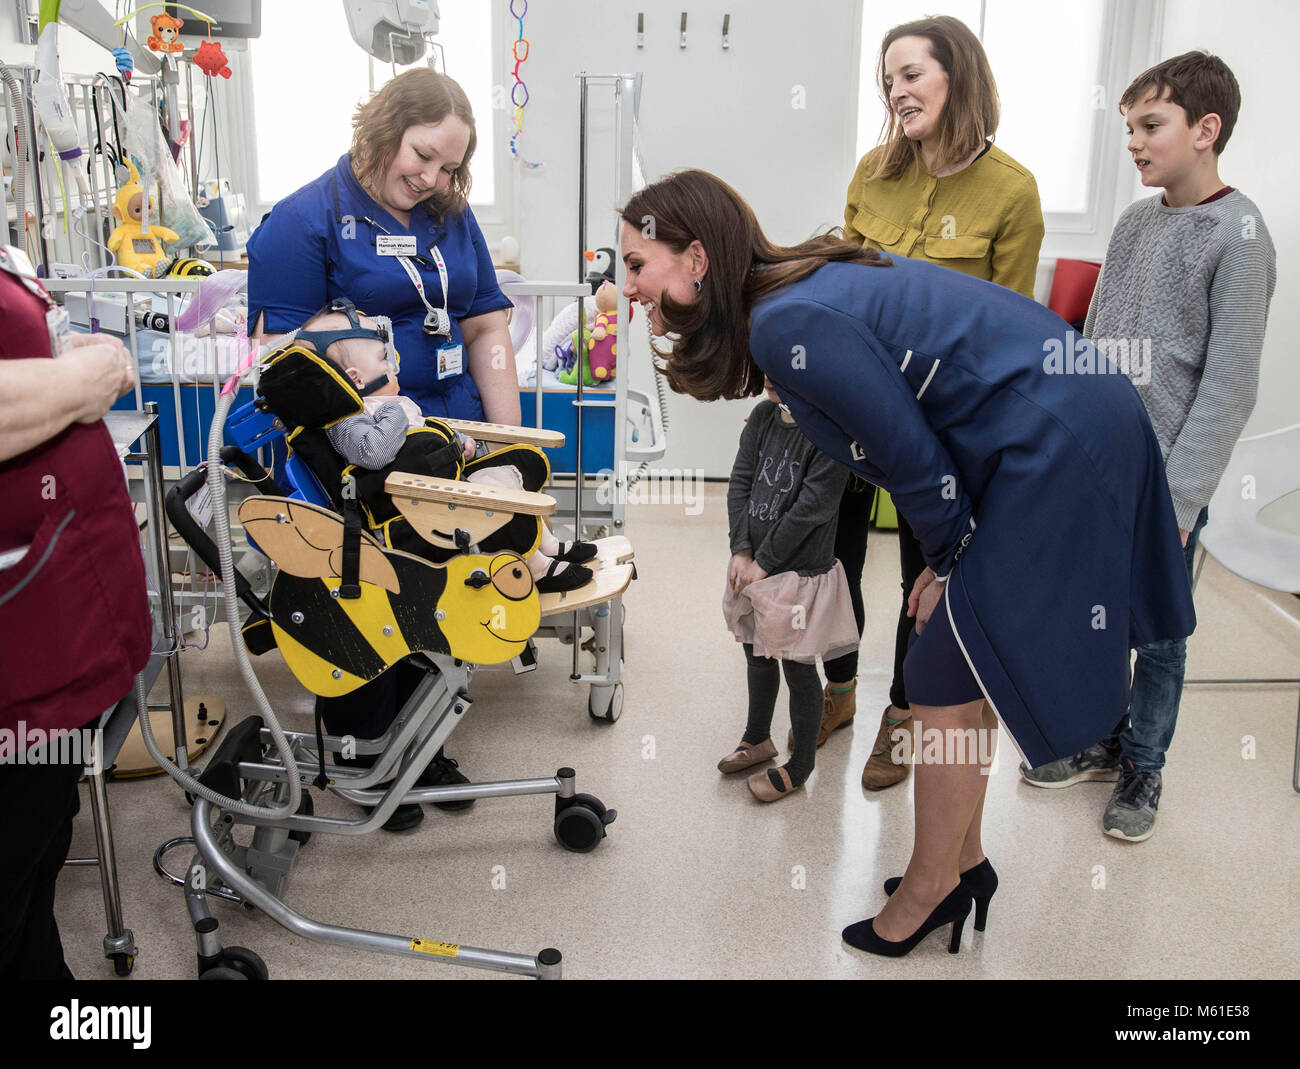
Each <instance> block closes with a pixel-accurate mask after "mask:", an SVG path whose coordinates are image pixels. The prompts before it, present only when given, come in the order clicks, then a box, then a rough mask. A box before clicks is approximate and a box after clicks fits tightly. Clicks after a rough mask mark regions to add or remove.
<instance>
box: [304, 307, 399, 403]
mask: <svg viewBox="0 0 1300 1069" xmlns="http://www.w3.org/2000/svg"><path fill="white" fill-rule="evenodd" d="M326 312H341V313H342V314H344V315H346V316H347V317H348V326H347V328H346V329H345V330H300V331H298V334H297V340H298V341H303V340H307V341H310V342H311V343H312V345H313V347H314V348H315V349H316V351H317V352H318V353H320V354H321V355H322V356H325V355H326V353H327V351H328V349H329V347H330V346H331V345H333V344H334V343H335V342H336V341H344V340H346V339H348V338H366V339H369V340H377V341H381V342H383V343H384V360H385V362H386V363H387V364H388V369H389V371H391V372H392V373H393V374H394V375H396V374H397V373H398V369H399V368H400V366H401V358H400V357H399V356H398V354H397V347H396V346H395V345H394V344H393V321H392V320H391V319H389V318H388V317H387V316H367V317H366V318H367V319H371V320H373V321H374V322H375V326H373V327H366V326H363V325H362V323H361V318H360V317H361V313H359V312H358V311H357V307H356V305H354V304H353V303H352V302H351V301H349V300H346V299H343V298H339V299H337V300H334V301H331V302H330V304H329V307H328V308H322V309H321V311H320V313H318V314H322V315H323V314H324V313H326ZM313 318H314V317H313ZM387 384H388V375H387V373H385V374H383V375H379V376H377V377H376V378H373V379H371V380H370V381H369V382H367V383H366V384H365V385H364V386H361V387H360V388H358V390H357V393H359V394H360V395H361V396H362V397H366V396H367V395H369V394H372V393H374V392H375V391H376V390H378V389H381V388H382V387H384V386H386V385H387Z"/></svg>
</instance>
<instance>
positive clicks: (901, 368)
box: [898, 349, 912, 371]
mask: <svg viewBox="0 0 1300 1069" xmlns="http://www.w3.org/2000/svg"><path fill="white" fill-rule="evenodd" d="M911 359H912V350H911V349H908V350H907V355H906V356H905V357H903V362H902V363H901V364H899V365H898V370H899V371H906V370H907V365H908V363H909V362H910V361H911Z"/></svg>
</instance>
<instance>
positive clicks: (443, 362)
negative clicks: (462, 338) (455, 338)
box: [438, 345, 464, 380]
mask: <svg viewBox="0 0 1300 1069" xmlns="http://www.w3.org/2000/svg"><path fill="white" fill-rule="evenodd" d="M462 352H463V351H462V349H461V347H460V346H459V345H440V346H439V347H438V378H439V380H441V379H449V378H451V377H452V376H453V375H459V374H460V373H461V371H462V370H463V367H462V365H463V362H464V361H463V355H462Z"/></svg>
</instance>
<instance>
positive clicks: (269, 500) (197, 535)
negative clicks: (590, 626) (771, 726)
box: [155, 396, 627, 979]
mask: <svg viewBox="0 0 1300 1069" xmlns="http://www.w3.org/2000/svg"><path fill="white" fill-rule="evenodd" d="M230 403H231V398H230V396H223V397H222V399H221V400H220V402H219V403H218V406H217V410H216V414H215V415H216V416H217V417H220V419H219V420H218V421H217V422H215V423H214V427H215V429H214V430H213V432H212V434H211V436H210V439H209V442H210V449H211V451H212V452H211V456H212V458H213V459H212V460H211V461H210V462H209V463H208V464H207V465H206V467H204V468H198V469H196V470H195V471H193V472H191V473H189V474H188V475H187V476H186V477H185V478H183V479H182V480H181V481H180V482H179V483H178V484H177V485H175V486H174V487H173V488H172V489H171V491H170V492H169V493H168V497H167V513H168V517H169V518H170V519H171V521H172V523H173V525H174V526H175V527H176V528H177V530H178V531H179V532H180V533H181V534H182V536H183V537H184V538H185V540H186V542H187V543H188V544H189V545H190V546H192V547H193V549H194V550H195V552H196V553H198V554H199V556H200V557H201V558H202V560H203V561H204V562H205V563H206V564H207V565H208V566H209V567H210V568H212V569H213V571H214V572H216V573H217V574H218V575H221V576H222V577H223V593H224V596H225V598H226V602H227V617H228V619H231V620H235V619H237V614H238V609H237V607H236V605H235V598H236V597H238V599H239V600H240V601H241V602H242V603H243V605H244V606H245V607H246V608H247V609H248V610H249V615H248V617H247V618H246V620H245V622H244V624H243V626H242V628H241V629H238V630H236V629H235V628H233V627H232V639H233V641H234V646H235V652H236V660H237V663H239V665H240V667H241V671H244V674H245V677H246V679H247V680H248V682H249V686H250V690H251V691H252V693H253V695H254V698H255V699H256V700H257V701H258V703H259V705H260V707H261V708H262V710H263V714H264V715H261V716H258V715H254V716H251V717H249V718H248V719H246V720H245V721H243V722H242V723H241V724H239V725H237V726H236V727H235V728H234V729H232V730H230V731H229V732H228V734H227V735H226V737H225V739H224V740H223V741H222V743H221V745H220V746H219V747H218V749H217V751H216V753H215V754H214V755H213V756H212V758H211V760H210V761H209V762H208V764H207V766H206V768H205V770H204V772H203V774H202V776H201V778H200V779H199V780H198V781H197V782H196V783H194V784H193V793H194V799H193V801H194V808H193V813H192V821H191V824H192V833H193V834H192V836H191V837H186V838H185V839H176V840H171V841H170V842H167V843H164V844H163V845H162V846H161V847H159V849H158V852H157V854H156V856H155V866H156V868H157V869H158V871H159V872H160V873H161V874H162V875H164V876H166V877H167V878H169V879H171V880H172V881H173V882H175V883H177V884H180V885H182V886H184V888H185V896H186V903H187V906H188V909H189V913H190V918H191V921H192V922H193V926H194V931H195V935H196V939H197V944H198V965H199V973H200V977H201V978H207V979H257V978H264V977H265V975H266V969H265V966H264V965H263V964H262V962H261V960H260V959H259V958H258V956H257V955H256V954H254V953H253V952H252V951H249V950H247V949H244V948H240V947H223V946H222V944H221V942H220V939H219V937H218V934H217V932H218V922H217V920H216V918H215V917H214V916H213V915H212V913H211V911H210V909H209V906H208V899H209V898H211V897H218V898H222V899H225V900H228V901H233V902H242V903H244V904H246V905H251V906H255V907H257V908H258V909H261V910H262V911H263V912H265V913H266V914H267V915H268V916H270V917H271V918H272V919H273V920H275V921H276V922H277V923H279V924H281V925H283V926H284V927H286V928H288V929H289V930H290V931H292V932H294V933H296V934H299V935H302V936H304V937H306V938H310V939H314V940H317V941H321V942H326V943H331V944H335V945H341V946H348V947H354V948H359V949H368V950H374V951H378V952H381V953H388V954H395V955H401V956H408V957H415V958H420V959H422V960H425V961H435V962H449V963H454V964H460V965H466V966H471V967H477V968H485V969H497V970H503V971H507V972H512V973H517V974H523V975H528V976H535V977H538V978H543V979H557V978H559V976H560V960H561V959H560V953H559V951H558V950H555V949H554V948H547V949H544V950H542V951H540V952H539V953H538V954H536V955H520V954H512V953H507V952H503V951H495V950H486V949H482V948H478V947H472V946H465V945H461V944H455V943H449V942H445V941H442V940H430V939H425V938H423V937H418V936H407V935H396V934H385V933H380V932H368V931H362V930H358V929H353V928H346V927H341V926H337V925H329V924H323V923H320V922H317V921H314V920H312V919H311V918H308V917H305V916H303V915H302V914H299V913H297V912H296V911H294V910H293V909H292V908H291V907H289V906H288V905H287V904H286V903H285V901H284V898H283V894H284V891H285V886H286V882H287V879H288V874H289V870H290V867H291V865H292V863H293V861H294V860H295V858H296V855H297V853H298V851H299V850H300V849H301V847H302V846H303V845H305V844H306V842H307V841H308V840H309V839H310V838H311V836H312V835H313V834H314V833H316V832H323V833H332V834H342V835H361V834H366V833H368V832H371V831H374V830H376V829H377V828H379V827H380V826H381V825H382V824H383V823H384V822H385V821H386V820H387V819H388V817H389V816H390V815H391V814H392V812H393V811H394V810H395V809H396V807H397V806H398V805H401V804H410V803H422V802H440V801H451V800H456V799H466V798H492V797H506V796H514V795H522V794H554V795H555V796H556V801H555V813H554V820H553V830H554V834H555V837H556V839H557V841H558V842H559V843H560V845H561V846H563V847H564V848H565V849H568V850H572V851H577V852H586V851H589V850H592V849H594V848H595V847H596V846H597V845H599V843H600V842H601V840H602V839H603V838H604V837H605V835H606V828H607V826H608V825H609V824H610V823H612V822H613V820H614V818H615V816H616V814H615V811H614V810H608V809H606V807H605V806H604V805H603V803H601V802H600V800H599V799H597V798H595V797H594V796H592V795H588V794H580V793H578V792H577V791H576V789H575V774H574V772H573V770H572V769H570V768H561V769H559V770H558V771H557V772H556V773H555V775H554V776H549V777H543V778H537V779H526V780H515V781H503V782H493V783H482V784H467V785H460V786H453V787H437V788H417V787H415V782H416V779H417V778H418V776H419V775H420V772H421V771H422V770H423V769H424V768H425V767H426V765H427V764H428V763H429V761H430V760H431V759H432V757H433V755H434V754H435V753H436V752H437V751H438V749H439V748H440V747H441V746H442V745H443V743H444V742H445V741H446V739H447V738H448V736H449V735H450V734H451V732H452V731H453V730H454V728H455V726H456V725H457V724H458V723H459V722H461V720H462V719H463V718H464V717H465V716H466V715H467V714H468V712H469V710H470V708H471V706H472V704H473V703H472V700H471V699H470V696H469V683H470V678H471V676H472V673H473V671H474V669H475V667H476V665H477V664H490V663H503V662H504V661H506V660H508V659H509V658H510V657H511V656H513V655H516V654H517V653H518V652H520V650H521V649H522V647H523V645H524V642H525V641H526V640H527V639H528V638H529V637H530V636H531V634H532V633H533V632H534V631H535V630H536V627H537V625H538V624H539V623H540V621H541V618H542V615H543V614H544V613H545V612H546V611H547V610H548V609H550V610H551V611H555V609H556V603H555V601H553V602H552V604H550V605H549V606H548V605H547V604H546V603H545V598H540V599H539V598H538V595H537V593H536V591H535V590H534V589H533V588H532V580H531V578H530V577H528V573H527V568H526V567H525V566H524V565H523V562H522V560H520V558H518V557H517V556H513V555H511V554H508V553H498V554H497V555H495V556H493V557H486V556H483V555H481V554H478V553H476V552H475V549H476V547H475V546H474V545H473V544H472V541H471V535H470V534H469V532H470V531H472V530H475V529H476V522H477V521H476V519H475V516H476V514H480V513H485V512H489V510H491V511H496V512H498V513H504V512H506V511H509V510H512V509H520V510H523V511H529V512H532V513H533V514H534V515H545V514H546V513H548V512H549V511H551V510H553V508H554V502H553V500H551V499H549V498H546V497H545V495H540V494H528V493H524V492H512V491H507V490H500V489H498V488H494V487H483V486H478V485H475V484H465V483H458V482H452V481H448V480H440V479H435V478H431V477H427V476H415V475H404V474H401V473H392V474H390V475H389V476H388V478H387V481H386V484H385V485H386V488H387V489H388V490H389V492H390V493H397V494H400V495H401V498H402V502H403V508H404V511H406V510H407V509H409V510H410V513H420V514H422V515H423V517H424V519H425V520H427V521H428V523H429V524H432V525H433V526H435V527H436V528H437V529H439V530H444V531H447V530H454V531H456V533H457V539H456V541H457V544H458V545H459V546H460V548H461V553H459V554H458V555H457V556H456V557H454V558H452V560H450V561H448V562H447V564H446V565H445V566H436V565H433V564H430V563H429V562H427V561H425V560H423V559H422V558H419V557H414V556H411V555H410V554H405V553H400V552H396V551H393V550H388V549H386V548H385V547H383V546H382V545H380V543H378V542H377V541H375V540H374V539H372V538H371V537H370V536H369V535H366V534H364V533H362V532H360V531H355V532H353V533H350V534H349V533H348V529H347V527H346V526H345V523H344V520H343V518H342V517H340V516H339V515H338V514H337V513H335V512H333V511H331V510H330V509H327V508H323V507H321V506H318V505H314V504H310V503H307V502H305V501H303V500H300V499H294V498H289V497H286V496H283V493H282V491H281V488H280V487H279V486H278V485H277V484H276V483H275V481H274V479H273V478H272V476H271V475H270V474H269V473H267V472H266V470H265V469H264V468H262V466H261V465H259V464H258V463H257V461H256V460H254V459H253V458H252V457H251V456H250V455H249V454H248V453H246V452H245V451H244V450H242V449H240V448H239V447H237V446H225V447H222V445H221V440H220V439H221V434H220V426H221V422H223V421H224V416H225V413H226V410H227V409H228V408H229V405H230ZM466 429H467V430H468V431H469V432H470V433H472V434H474V435H475V437H480V438H483V439H485V440H489V439H494V440H498V441H499V440H501V438H502V436H503V435H507V434H508V433H509V431H510V429H509V428H501V427H495V426H489V425H480V424H469V425H467V426H466ZM515 431H516V432H517V434H518V435H521V436H523V437H524V438H525V439H526V438H528V437H530V436H531V432H529V431H528V430H527V429H523V428H517V429H515ZM552 441H554V442H555V443H556V444H559V442H558V440H557V439H556V438H554V437H553V438H552ZM227 466H228V467H229V468H230V469H231V470H233V471H234V472H236V473H237V474H238V477H239V478H241V479H244V480H247V481H248V482H249V483H251V484H252V487H253V489H254V491H255V493H254V494H253V496H250V497H248V498H246V499H245V500H244V501H243V502H242V504H240V506H239V519H240V522H241V524H242V525H243V528H244V530H245V532H246V535H247V538H248V541H249V543H250V545H251V546H253V547H254V548H255V549H257V550H258V551H259V552H262V553H265V554H266V555H267V556H268V557H269V558H270V559H271V561H272V563H273V566H274V575H275V577H274V580H273V581H272V584H271V587H270V590H269V592H267V593H266V594H265V596H263V595H261V594H259V593H258V592H257V591H255V590H254V589H253V587H252V585H251V584H250V583H249V582H248V581H247V579H246V578H245V577H244V576H243V575H242V574H240V573H239V572H238V571H237V570H236V569H235V568H234V564H233V558H232V547H231V542H230V533H229V512H228V509H227V505H226V501H225V480H226V468H227ZM205 486H206V487H207V488H208V491H209V493H211V495H212V497H213V499H214V509H213V518H214V522H215V525H216V532H215V533H216V542H215V543H214V541H213V540H212V539H211V538H209V537H208V535H207V533H206V532H205V530H204V529H203V528H202V527H201V526H200V525H199V524H198V523H197V522H196V521H195V519H194V517H193V515H191V513H190V511H189V509H188V508H187V502H189V501H190V500H191V499H192V498H193V497H194V495H196V494H197V493H199V491H200V490H201V489H202V488H203V487H205ZM458 513H459V514H458ZM412 524H413V526H416V528H417V529H419V528H420V526H421V525H420V524H418V523H417V522H416V521H414V520H413V521H412ZM601 565H602V568H601V570H602V571H605V570H606V569H608V570H609V571H611V573H612V572H615V571H622V573H623V574H624V575H625V576H626V568H627V566H626V565H623V566H621V568H620V566H619V565H618V562H617V561H616V560H614V559H613V557H611V556H608V555H607V556H606V558H605V559H604V560H602V561H601ZM598 574H599V573H598ZM625 585H626V582H624V586H625ZM546 597H547V598H552V599H556V600H558V599H559V598H560V597H561V596H560V595H547V596H546ZM503 599H504V600H503ZM507 603H509V606H510V607H509V608H508V609H507V608H506V605H507ZM497 610H501V611H502V612H505V611H509V612H510V613H512V614H515V613H518V614H520V615H516V616H514V619H516V620H522V621H523V623H522V624H520V625H519V631H518V632H517V633H515V634H514V635H512V636H511V642H512V644H511V645H509V646H503V647H502V648H501V649H497V648H496V647H491V648H486V649H485V647H484V643H485V641H486V640H484V639H483V638H482V635H481V628H482V626H483V624H482V617H483V615H485V614H489V615H490V614H492V613H494V612H496V611H497ZM339 611H346V613H347V615H348V619H349V620H350V621H351V622H352V624H353V625H354V626H355V627H356V628H357V631H358V633H359V634H362V635H363V636H365V639H366V642H365V647H366V648H364V649H362V648H359V646H358V644H356V643H343V642H339V641H337V631H336V628H335V626H334V625H335V623H336V621H337V620H338V615H337V614H338V612H339ZM560 611H567V608H562V609H561V610H560ZM512 626H513V625H512ZM241 636H242V641H241ZM272 647H278V648H279V649H280V652H281V653H282V654H283V655H284V657H285V661H286V663H287V664H288V665H289V667H290V668H291V670H292V671H293V672H294V674H295V675H296V676H297V678H298V679H299V681H300V682H302V683H303V684H304V685H305V686H306V687H307V688H308V689H309V690H311V691H312V692H313V693H316V694H323V695H337V694H341V693H347V692H348V691H349V690H350V689H353V688H355V686H356V685H359V683H360V682H364V681H365V680H366V679H367V678H373V677H374V675H376V674H378V672H379V671H382V670H384V669H385V668H386V667H387V666H388V665H389V664H392V663H395V662H396V661H397V660H400V659H403V658H405V659H407V660H408V661H409V663H411V664H413V665H415V666H416V667H418V668H420V669H421V670H422V671H423V673H424V674H423V678H422V680H421V682H420V684H419V686H418V687H417V689H416V690H415V692H414V693H413V694H412V696H411V697H410V699H409V700H408V701H407V703H406V704H405V705H404V706H403V708H402V709H401V710H400V712H399V715H398V717H397V718H396V720H395V721H394V722H393V724H392V725H391V727H390V728H389V730H388V731H387V732H386V733H385V734H384V736H383V737H381V738H379V739H372V740H349V739H346V738H340V737H336V736H328V735H325V734H323V732H322V731H321V730H320V725H319V724H318V725H317V731H316V733H315V734H312V733H306V732H286V731H283V730H282V729H280V727H279V725H278V723H276V722H275V719H274V715H273V713H272V711H271V709H270V707H269V704H268V703H267V702H266V699H265V696H264V695H263V694H262V693H261V690H260V687H258V686H257V684H256V679H255V675H254V674H253V673H252V669H251V665H250V664H249V662H248V660H247V656H246V653H245V648H246V649H247V651H248V652H252V653H254V654H260V653H263V652H266V651H268V650H269V649H271V648H272ZM271 748H274V750H275V753H271V752H270V750H271ZM327 754H343V755H345V756H351V755H352V754H355V755H366V756H372V757H374V759H375V763H374V765H373V766H371V767H369V768H359V767H355V766H347V765H335V764H331V763H330V762H329V761H328V760H327V757H326V755H327ZM159 756H160V755H159ZM169 771H170V772H172V773H173V774H175V770H174V769H169ZM178 778H179V777H178ZM390 780H391V782H389V783H388V785H387V787H386V788H384V789H380V788H379V787H378V786H377V785H379V784H382V783H385V782H386V781H390ZM309 786H314V787H317V788H319V789H329V790H331V791H333V792H334V793H335V794H337V795H339V796H341V797H343V798H346V799H348V800H349V801H352V802H355V803H358V804H360V805H362V806H366V807H370V812H369V814H368V815H367V816H365V817H363V818H360V819H356V820H343V819H338V818H330V817H318V816H316V815H315V814H314V806H313V804H312V799H311V795H310V793H308V792H307V790H306V789H305V788H307V787H309ZM240 826H252V828H253V836H252V840H251V843H249V845H247V846H245V845H242V844H240V843H239V842H237V841H236V839H235V836H234V831H235V829H236V828H237V827H240ZM188 842H193V843H194V845H195V847H196V853H195V854H194V857H193V860H192V861H191V863H190V866H189V868H188V870H187V872H186V874H185V875H184V876H183V877H182V876H179V875H174V874H172V873H171V872H169V871H168V870H167V869H166V867H165V864H164V857H165V855H166V854H167V853H168V852H169V851H170V850H171V849H173V848H175V847H177V846H180V845H183V844H185V843H188Z"/></svg>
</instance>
